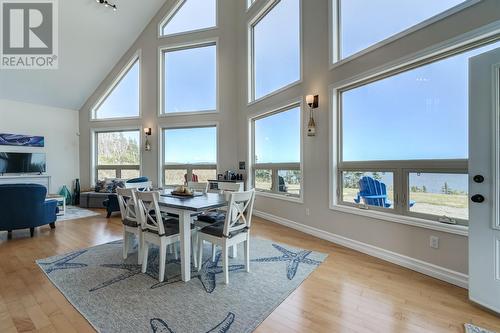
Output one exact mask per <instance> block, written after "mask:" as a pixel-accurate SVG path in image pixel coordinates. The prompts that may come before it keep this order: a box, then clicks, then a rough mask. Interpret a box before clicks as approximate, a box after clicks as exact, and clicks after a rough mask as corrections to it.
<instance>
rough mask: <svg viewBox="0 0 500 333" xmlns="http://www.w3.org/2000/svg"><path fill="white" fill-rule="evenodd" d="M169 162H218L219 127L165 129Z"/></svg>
mask: <svg viewBox="0 0 500 333" xmlns="http://www.w3.org/2000/svg"><path fill="white" fill-rule="evenodd" d="M164 140H165V141H164V149H165V152H164V153H165V162H166V163H167V164H217V128H216V127H197V128H178V129H168V130H165V135H164Z"/></svg>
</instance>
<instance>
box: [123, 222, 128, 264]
mask: <svg viewBox="0 0 500 333" xmlns="http://www.w3.org/2000/svg"><path fill="white" fill-rule="evenodd" d="M128 243H129V241H128V232H127V231H126V230H125V229H123V260H125V259H127V257H128Z"/></svg>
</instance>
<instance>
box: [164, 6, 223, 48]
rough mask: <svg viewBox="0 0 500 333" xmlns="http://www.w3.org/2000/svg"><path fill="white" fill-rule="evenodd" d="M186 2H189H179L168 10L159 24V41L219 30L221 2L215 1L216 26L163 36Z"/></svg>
mask: <svg viewBox="0 0 500 333" xmlns="http://www.w3.org/2000/svg"><path fill="white" fill-rule="evenodd" d="M186 1H187V0H177V1H176V2H175V3H174V4H173V5H172V7H171V8H170V9H169V10H168V12H167V14H166V15H165V16H164V17H163V19H162V20H161V21H160V22H159V23H158V39H160V40H161V39H164V38H172V37H176V36H183V35H189V34H196V33H200V32H203V31H210V30H216V29H218V28H219V0H214V1H215V26H212V27H208V28H201V29H195V30H189V31H183V32H176V33H174V34H169V35H163V28H164V27H165V25H167V24H168V22H170V20H171V19H172V18H173V17H174V16H175V15H176V14H177V12H178V11H179V10H180V9H181V7H182V5H183V4H184V2H186Z"/></svg>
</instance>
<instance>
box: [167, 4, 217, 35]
mask: <svg viewBox="0 0 500 333" xmlns="http://www.w3.org/2000/svg"><path fill="white" fill-rule="evenodd" d="M215 9H216V4H215V0H186V1H185V2H184V3H183V4H182V5H181V7H180V8H179V10H178V11H177V13H175V15H174V16H173V17H172V18H171V19H170V21H168V23H167V24H166V25H165V26H164V27H163V35H164V36H165V35H171V34H176V33H180V32H186V31H191V30H198V29H206V28H210V27H214V26H215V25H216V15H215Z"/></svg>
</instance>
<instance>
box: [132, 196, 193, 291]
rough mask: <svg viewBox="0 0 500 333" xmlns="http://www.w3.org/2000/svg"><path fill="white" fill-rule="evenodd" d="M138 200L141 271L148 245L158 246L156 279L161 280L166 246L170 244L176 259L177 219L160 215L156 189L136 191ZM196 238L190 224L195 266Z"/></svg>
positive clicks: (163, 276)
mask: <svg viewBox="0 0 500 333" xmlns="http://www.w3.org/2000/svg"><path fill="white" fill-rule="evenodd" d="M136 195H137V201H138V207H139V209H138V211H139V214H138V215H139V220H140V221H141V228H142V233H143V237H142V241H143V245H142V256H143V258H142V272H143V273H146V269H147V267H148V255H149V245H150V244H154V245H157V246H159V248H160V249H159V251H160V265H159V273H158V279H159V281H160V282H163V281H164V279H165V260H166V258H167V246H169V245H172V248H173V249H174V251H175V257H176V259H177V247H176V246H175V245H176V244H177V243H178V242H180V235H179V220H178V219H176V218H168V217H164V216H163V215H162V212H161V210H160V205H159V204H158V200H159V198H160V193H159V192H157V191H146V192H136ZM195 238H196V229H195V228H194V226H193V225H191V252H192V253H193V264H194V266H195V267H196V266H197V261H196V255H195V252H194V250H195V248H193V242H194V240H195Z"/></svg>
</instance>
